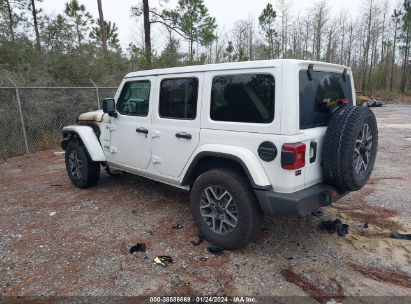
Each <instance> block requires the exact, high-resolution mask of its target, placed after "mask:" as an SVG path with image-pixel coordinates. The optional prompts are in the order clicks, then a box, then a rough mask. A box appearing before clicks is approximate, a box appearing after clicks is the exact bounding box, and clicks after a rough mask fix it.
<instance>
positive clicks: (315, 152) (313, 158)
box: [310, 141, 317, 163]
mask: <svg viewBox="0 0 411 304" xmlns="http://www.w3.org/2000/svg"><path fill="white" fill-rule="evenodd" d="M310 149H311V150H313V156H311V158H310V163H313V162H315V160H316V159H317V142H316V141H312V142H310Z"/></svg>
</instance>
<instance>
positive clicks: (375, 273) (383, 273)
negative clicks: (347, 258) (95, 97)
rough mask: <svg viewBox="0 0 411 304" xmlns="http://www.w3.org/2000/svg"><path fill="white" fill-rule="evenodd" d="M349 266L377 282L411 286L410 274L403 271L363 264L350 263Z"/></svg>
mask: <svg viewBox="0 0 411 304" xmlns="http://www.w3.org/2000/svg"><path fill="white" fill-rule="evenodd" d="M351 267H352V268H353V269H354V270H355V271H358V272H359V273H361V274H362V275H364V276H367V277H369V278H371V279H373V280H375V281H378V282H389V283H392V284H395V285H399V286H403V287H406V288H411V276H410V275H409V274H408V273H406V272H403V271H398V270H395V271H393V270H388V269H381V268H380V267H379V268H371V267H366V266H363V265H359V264H355V263H351Z"/></svg>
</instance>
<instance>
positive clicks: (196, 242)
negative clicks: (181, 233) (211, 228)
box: [190, 235, 204, 246]
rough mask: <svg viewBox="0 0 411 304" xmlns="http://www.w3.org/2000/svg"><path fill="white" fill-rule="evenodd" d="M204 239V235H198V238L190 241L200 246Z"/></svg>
mask: <svg viewBox="0 0 411 304" xmlns="http://www.w3.org/2000/svg"><path fill="white" fill-rule="evenodd" d="M203 241H204V237H203V236H202V235H198V238H197V239H196V240H191V241H190V243H191V244H193V245H194V246H198V245H200V244H201V243H202V242H203Z"/></svg>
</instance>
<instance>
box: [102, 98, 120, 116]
mask: <svg viewBox="0 0 411 304" xmlns="http://www.w3.org/2000/svg"><path fill="white" fill-rule="evenodd" d="M103 112H104V113H107V114H108V116H111V117H117V112H116V103H115V102H114V99H113V98H107V99H104V100H103Z"/></svg>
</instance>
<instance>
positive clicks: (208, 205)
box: [200, 186, 238, 235]
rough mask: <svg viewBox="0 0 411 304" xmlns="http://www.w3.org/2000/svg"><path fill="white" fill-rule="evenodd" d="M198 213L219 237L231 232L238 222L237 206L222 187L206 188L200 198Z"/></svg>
mask: <svg viewBox="0 0 411 304" xmlns="http://www.w3.org/2000/svg"><path fill="white" fill-rule="evenodd" d="M200 212H201V216H202V217H203V219H204V221H205V222H206V224H207V226H208V227H209V228H210V229H211V230H213V232H215V233H217V234H219V235H225V234H228V233H230V232H232V231H233V230H234V229H235V227H236V225H237V221H238V206H237V203H236V202H235V200H234V199H233V197H232V195H231V194H230V193H229V192H228V191H227V190H226V189H224V188H223V187H220V186H210V187H207V188H206V189H205V190H204V191H203V194H202V196H201V201H200Z"/></svg>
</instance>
